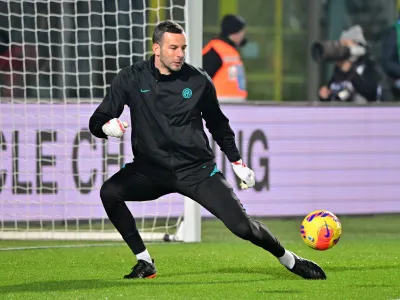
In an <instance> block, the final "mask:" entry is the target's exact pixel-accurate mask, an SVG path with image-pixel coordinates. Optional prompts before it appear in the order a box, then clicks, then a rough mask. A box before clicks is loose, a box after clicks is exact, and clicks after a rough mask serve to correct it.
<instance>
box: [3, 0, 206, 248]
mask: <svg viewBox="0 0 400 300" xmlns="http://www.w3.org/2000/svg"><path fill="white" fill-rule="evenodd" d="M107 3H108V4H107ZM164 19H172V20H174V21H176V22H178V23H179V24H181V25H182V26H183V27H184V28H185V31H186V33H187V37H188V53H187V61H188V62H189V63H191V64H193V65H195V66H198V67H201V65H202V55H201V51H202V47H203V41H202V36H203V1H202V0H113V1H109V2H105V1H103V0H92V1H78V0H65V1H59V0H57V1H55V0H37V1H20V0H9V1H5V2H2V3H0V240H2V239H11V240H19V239H23V240H49V239H54V240H93V241H94V240H104V241H121V240H122V238H121V236H120V235H119V233H118V232H117V231H116V230H115V229H114V227H113V226H112V224H111V223H110V222H109V220H108V217H107V215H106V214H105V211H104V209H103V207H102V204H101V200H100V197H99V189H100V187H101V184H102V182H104V180H106V179H107V178H109V177H110V176H111V175H112V174H113V173H115V172H116V171H117V170H118V169H119V168H120V167H123V164H124V163H127V162H129V161H131V160H132V154H131V150H130V149H131V148H130V129H129V130H128V131H127V133H126V134H125V136H124V139H123V140H122V141H119V140H116V139H109V140H108V141H102V140H99V139H95V138H94V137H92V136H91V134H90V132H89V131H88V129H87V127H88V121H89V117H90V115H91V113H92V112H93V110H94V109H95V108H96V106H97V105H98V103H99V102H100V101H101V97H102V96H103V95H104V94H105V92H106V89H107V88H108V86H109V84H110V83H111V80H112V78H113V76H115V74H116V72H117V71H119V70H120V69H121V68H122V67H125V66H127V65H129V64H131V63H133V62H135V61H138V60H141V59H146V58H148V56H149V54H150V53H151V47H150V46H151V32H152V30H153V29H154V27H155V25H156V24H157V23H158V22H160V21H162V20H164ZM122 117H124V118H128V117H129V113H128V112H127V109H126V110H125V111H124V114H123V116H122ZM127 205H128V207H129V209H130V210H131V212H132V214H133V215H134V216H135V218H136V222H137V226H138V228H139V230H140V232H141V235H142V237H143V239H144V240H146V241H160V240H161V241H183V242H200V241H201V213H200V206H199V205H198V204H197V203H195V202H194V201H193V200H191V199H189V198H185V197H183V196H181V195H179V194H173V195H167V196H165V197H162V198H160V199H157V200H154V201H149V202H140V203H131V202H127Z"/></svg>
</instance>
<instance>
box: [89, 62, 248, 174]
mask: <svg viewBox="0 0 400 300" xmlns="http://www.w3.org/2000/svg"><path fill="white" fill-rule="evenodd" d="M124 105H127V106H128V107H129V110H130V115H131V123H130V126H132V136H131V139H132V141H131V142H132V151H133V155H134V157H135V160H136V159H138V160H139V159H143V160H147V161H149V162H151V163H153V164H156V165H158V166H160V167H163V168H166V169H169V170H170V171H172V172H174V173H177V174H179V173H187V171H190V169H192V168H193V167H196V166H199V165H201V164H204V163H208V162H211V161H213V160H214V153H213V151H212V149H211V147H210V145H209V141H208V139H207V136H206V134H205V132H204V128H203V122H202V119H204V120H205V122H206V127H207V128H208V130H209V131H210V133H211V134H212V137H213V139H214V140H215V141H216V142H217V144H218V145H219V147H220V148H221V150H222V151H223V152H224V153H225V154H226V156H227V157H228V159H229V160H230V161H231V162H234V161H237V160H239V159H240V154H239V151H238V149H237V147H236V143H235V135H234V132H233V130H232V129H231V127H230V125H229V120H228V118H227V117H226V116H225V115H224V114H223V112H222V111H221V109H220V106H219V103H218V99H217V95H216V92H215V88H214V85H213V83H212V81H211V79H210V77H209V76H208V75H207V73H206V72H205V71H204V70H202V69H199V68H196V67H194V66H192V65H190V64H187V63H184V65H183V66H182V69H181V70H180V71H179V72H174V73H172V74H171V75H162V74H160V72H159V71H158V69H156V68H155V66H154V56H152V57H151V58H150V59H149V60H147V61H142V62H138V63H135V64H133V65H132V66H130V67H126V68H123V69H122V70H121V71H120V72H119V73H118V74H117V75H116V77H115V78H114V79H113V81H112V83H111V87H110V88H109V90H108V92H107V94H106V96H105V97H104V99H103V101H102V103H101V104H100V105H99V106H98V108H97V109H96V110H95V112H94V113H93V115H92V116H91V118H90V121H89V128H90V131H91V133H92V134H93V135H94V136H96V137H98V138H107V137H106V135H105V134H104V133H103V131H102V126H103V125H104V124H105V123H106V122H108V121H109V120H110V119H113V118H119V117H120V115H121V114H122V112H123V110H124Z"/></svg>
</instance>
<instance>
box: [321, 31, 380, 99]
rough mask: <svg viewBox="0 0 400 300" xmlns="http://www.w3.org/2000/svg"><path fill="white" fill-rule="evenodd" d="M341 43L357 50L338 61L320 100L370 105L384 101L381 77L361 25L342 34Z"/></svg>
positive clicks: (322, 88)
mask: <svg viewBox="0 0 400 300" xmlns="http://www.w3.org/2000/svg"><path fill="white" fill-rule="evenodd" d="M339 41H340V44H341V45H343V46H345V47H347V48H353V49H357V52H358V53H357V54H354V53H355V52H356V51H353V52H352V51H351V52H352V54H351V55H350V57H349V58H348V59H346V60H341V61H336V62H335V68H334V71H333V74H332V77H331V79H330V80H329V82H328V83H327V85H324V86H322V87H321V88H320V90H319V98H320V100H321V101H347V102H355V103H367V102H371V101H379V100H382V87H381V80H382V78H381V75H380V74H379V70H378V65H377V64H376V62H375V61H374V60H373V59H372V58H371V57H370V55H369V53H368V48H367V42H366V39H365V37H364V34H363V31H362V29H361V27H360V26H354V27H352V28H350V29H349V30H347V31H343V32H342V34H341V36H340V38H339Z"/></svg>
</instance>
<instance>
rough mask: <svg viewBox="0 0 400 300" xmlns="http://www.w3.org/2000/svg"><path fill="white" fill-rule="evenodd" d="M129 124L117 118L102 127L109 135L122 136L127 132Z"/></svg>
mask: <svg viewBox="0 0 400 300" xmlns="http://www.w3.org/2000/svg"><path fill="white" fill-rule="evenodd" d="M128 126H129V125H128V123H126V122H121V121H120V120H118V119H117V118H114V119H111V120H110V121H108V122H107V123H106V124H104V125H103V127H102V128H101V129H103V132H104V133H105V134H106V135H107V136H112V137H116V138H120V137H122V136H123V135H124V133H125V128H127V127H128Z"/></svg>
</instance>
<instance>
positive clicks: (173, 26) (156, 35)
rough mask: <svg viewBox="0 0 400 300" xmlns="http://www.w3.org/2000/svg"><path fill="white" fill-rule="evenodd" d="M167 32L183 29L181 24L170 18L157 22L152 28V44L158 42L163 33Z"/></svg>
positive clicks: (178, 31)
mask: <svg viewBox="0 0 400 300" xmlns="http://www.w3.org/2000/svg"><path fill="white" fill-rule="evenodd" d="M166 32H169V33H183V32H184V30H183V28H182V26H181V25H179V24H178V23H176V22H174V21H171V20H166V21H162V22H161V23H158V24H157V26H156V28H155V29H154V32H153V43H154V44H160V43H161V40H162V38H163V36H164V33H166Z"/></svg>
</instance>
